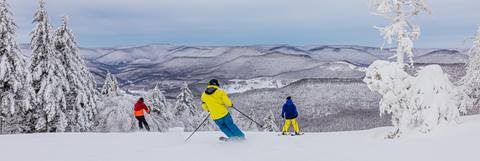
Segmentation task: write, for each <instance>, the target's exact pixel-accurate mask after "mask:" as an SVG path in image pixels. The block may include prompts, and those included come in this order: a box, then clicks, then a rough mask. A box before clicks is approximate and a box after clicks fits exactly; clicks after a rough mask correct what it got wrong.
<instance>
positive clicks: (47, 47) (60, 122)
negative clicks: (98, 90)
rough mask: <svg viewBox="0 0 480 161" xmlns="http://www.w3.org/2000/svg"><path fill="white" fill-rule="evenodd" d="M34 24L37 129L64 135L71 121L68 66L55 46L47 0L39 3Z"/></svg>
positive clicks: (32, 61)
mask: <svg viewBox="0 0 480 161" xmlns="http://www.w3.org/2000/svg"><path fill="white" fill-rule="evenodd" d="M33 22H34V23H35V28H34V29H33V31H32V32H31V47H32V50H33V54H32V57H31V64H30V71H31V73H32V87H33V89H34V90H35V94H36V100H35V102H34V104H35V111H34V117H35V119H36V123H35V130H36V131H43V132H45V131H46V132H63V131H65V130H66V127H67V124H68V121H67V118H66V114H65V113H64V111H65V110H66V108H67V107H66V103H67V101H66V98H65V94H66V93H67V92H68V90H69V87H68V81H67V79H66V73H65V67H63V66H62V62H61V55H59V54H58V53H57V52H55V50H54V47H53V35H52V27H51V25H50V23H49V20H48V15H47V11H46V10H45V1H44V0H40V1H39V7H38V9H37V11H36V12H35V15H34V18H33Z"/></svg>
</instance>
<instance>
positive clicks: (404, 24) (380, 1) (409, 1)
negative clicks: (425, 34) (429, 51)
mask: <svg viewBox="0 0 480 161" xmlns="http://www.w3.org/2000/svg"><path fill="white" fill-rule="evenodd" d="M370 3H371V5H372V6H373V8H374V14H375V15H378V16H382V17H385V18H386V19H389V20H391V21H392V23H391V24H390V25H388V26H385V27H375V28H376V29H378V30H379V31H380V35H381V36H382V37H383V39H384V40H385V42H384V45H382V48H383V46H385V43H386V44H389V45H391V44H393V43H394V42H395V43H396V49H395V52H396V54H395V57H396V58H397V63H399V64H401V65H402V67H403V64H404V59H405V55H406V56H408V58H409V63H410V65H411V66H413V41H414V40H417V39H418V37H419V36H420V27H419V26H418V25H414V24H412V23H411V22H410V20H409V19H410V18H411V17H413V16H416V15H418V14H420V13H421V12H430V9H429V8H428V7H427V4H426V2H425V0H370Z"/></svg>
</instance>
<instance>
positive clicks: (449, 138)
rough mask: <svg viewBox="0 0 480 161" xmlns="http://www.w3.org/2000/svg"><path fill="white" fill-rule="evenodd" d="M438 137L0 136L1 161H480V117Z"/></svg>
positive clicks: (372, 133) (371, 133)
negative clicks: (225, 139)
mask: <svg viewBox="0 0 480 161" xmlns="http://www.w3.org/2000/svg"><path fill="white" fill-rule="evenodd" d="M462 120H463V123H462V124H460V125H452V124H450V125H445V126H443V127H441V128H438V129H436V130H435V131H434V132H432V133H429V134H424V135H416V136H409V137H404V138H400V139H395V140H391V139H384V138H383V136H385V133H387V132H388V129H389V128H388V127H384V128H377V129H372V130H365V131H350V132H332V133H307V134H305V135H302V136H277V134H276V133H262V132H247V138H248V139H247V140H246V141H244V142H220V141H218V137H219V136H221V134H220V132H199V133H197V134H195V135H194V136H193V137H192V138H191V140H190V141H188V142H184V139H185V138H186V136H187V135H188V134H189V133H184V132H178V131H173V132H168V133H156V132H152V133H146V132H134V133H82V134H78V133H55V134H53V133H52V134H26V135H2V136H0V142H1V143H2V145H8V146H0V151H1V152H2V153H1V156H2V160H12V161H13V160H15V161H65V160H68V161H107V160H112V161H133V160H139V161H140V160H141V161H160V160H162V161H225V160H230V161H314V160H325V161H455V160H457V161H477V160H478V157H479V156H478V155H477V154H478V148H476V147H478V145H479V144H480V139H478V136H480V116H479V115H476V116H469V117H463V118H462Z"/></svg>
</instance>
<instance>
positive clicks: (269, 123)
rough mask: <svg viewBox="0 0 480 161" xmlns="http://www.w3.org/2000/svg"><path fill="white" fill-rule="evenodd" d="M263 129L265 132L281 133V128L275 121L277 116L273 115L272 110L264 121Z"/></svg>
mask: <svg viewBox="0 0 480 161" xmlns="http://www.w3.org/2000/svg"><path fill="white" fill-rule="evenodd" d="M263 122H264V123H263V126H264V127H263V128H264V131H265V132H279V131H280V130H279V128H278V126H277V123H276V121H275V116H274V115H273V112H272V110H270V112H269V113H268V114H267V117H265V118H264V119H263Z"/></svg>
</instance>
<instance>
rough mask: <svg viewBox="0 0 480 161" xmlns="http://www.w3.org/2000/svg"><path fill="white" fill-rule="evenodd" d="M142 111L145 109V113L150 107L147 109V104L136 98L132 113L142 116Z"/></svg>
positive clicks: (148, 111)
mask: <svg viewBox="0 0 480 161" xmlns="http://www.w3.org/2000/svg"><path fill="white" fill-rule="evenodd" d="M144 111H147V113H150V109H148V107H147V105H145V103H143V101H142V100H138V101H137V103H135V108H134V114H135V116H136V117H138V116H144V115H145V114H144Z"/></svg>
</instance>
